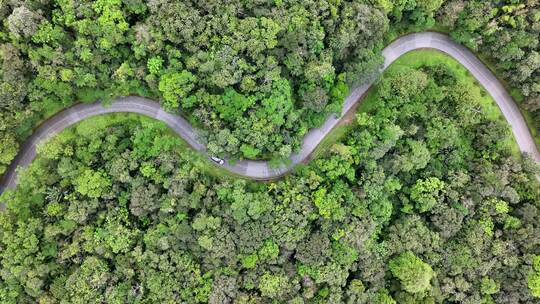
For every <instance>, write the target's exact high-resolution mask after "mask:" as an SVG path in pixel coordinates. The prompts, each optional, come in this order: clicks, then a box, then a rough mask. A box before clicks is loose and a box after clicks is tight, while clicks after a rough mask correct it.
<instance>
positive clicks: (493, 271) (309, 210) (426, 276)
mask: <svg viewBox="0 0 540 304" xmlns="http://www.w3.org/2000/svg"><path fill="white" fill-rule="evenodd" d="M420 54H421V53H420ZM432 55H433V56H435V57H434V58H437V56H442V55H437V54H432ZM417 56H418V53H417V54H416V55H415V54H410V55H409V57H405V58H404V59H405V60H404V62H405V63H410V62H416V61H417V60H418V58H417ZM444 58H445V57H444V56H443V57H440V58H439V59H444ZM449 64H450V65H449ZM371 95H372V97H370V98H372V100H373V102H370V103H368V104H367V105H369V107H366V108H364V109H363V111H362V112H360V113H359V114H358V115H356V117H355V119H354V123H353V124H352V125H351V126H350V131H349V132H348V133H347V134H346V135H345V136H344V137H343V138H342V139H341V140H340V141H338V142H337V143H335V144H333V145H332V146H331V147H330V149H329V152H328V153H327V154H324V155H322V156H321V157H319V158H317V159H314V160H313V161H312V162H310V163H309V164H308V165H306V166H303V167H302V168H300V169H299V170H298V171H297V172H295V173H293V174H290V175H288V176H287V177H285V178H284V179H282V180H279V181H275V182H271V183H257V182H250V181H246V180H241V179H234V178H231V177H223V176H215V175H213V174H210V173H211V172H208V171H206V170H205V166H206V165H205V164H204V162H201V161H198V159H199V157H200V156H199V155H197V154H195V153H194V152H193V151H191V150H189V149H185V148H181V147H182V146H183V144H181V140H180V139H178V138H177V137H176V136H173V135H172V134H171V133H170V131H168V129H167V128H166V127H164V126H163V125H162V124H159V123H156V122H154V121H151V120H149V119H146V118H138V117H137V116H133V115H128V116H123V115H115V116H102V117H97V118H93V119H92V120H90V121H88V122H84V123H82V124H80V125H78V126H76V127H75V128H73V129H71V130H68V131H67V132H65V133H63V134H62V135H60V136H58V137H56V138H53V139H52V140H51V141H50V142H49V143H48V144H46V145H45V146H43V147H41V148H40V157H39V158H38V159H37V160H36V161H35V162H34V163H33V164H32V165H31V166H30V167H29V169H28V170H26V171H25V172H24V173H23V174H22V176H21V182H20V184H19V186H18V187H17V188H16V189H15V190H13V191H7V192H5V193H4V194H3V195H2V200H4V201H7V202H8V206H7V207H8V208H7V211H6V212H5V213H2V214H0V226H1V227H2V234H0V248H1V249H2V250H1V251H0V268H1V272H0V273H1V274H2V278H3V280H2V281H0V301H1V302H2V303H16V302H19V301H27V302H45V303H47V302H52V303H54V302H59V301H63V300H69V301H75V302H89V301H91V302H98V303H123V302H135V303H150V302H152V303H153V302H169V301H173V302H188V303H226V302H236V303H254V302H255V303H260V302H263V303H265V302H272V301H275V302H285V303H287V302H289V303H342V302H345V303H378V304H382V303H418V302H428V303H429V302H431V303H433V302H435V303H442V302H445V301H452V302H470V303H480V302H487V303H489V302H497V303H508V302H527V301H529V302H533V301H534V300H535V297H536V295H537V294H539V290H538V289H537V287H536V286H538V284H537V281H538V275H537V272H538V267H536V266H535V265H536V264H535V263H536V262H535V261H537V260H538V259H539V258H538V257H537V256H536V255H537V252H536V249H535V245H534V244H536V243H538V242H540V240H538V234H537V233H536V232H535V231H537V230H538V229H540V226H539V225H540V224H539V223H540V218H538V217H539V215H540V210H538V208H540V205H539V202H540V187H539V185H538V181H537V180H536V178H535V174H536V173H537V172H538V171H537V167H536V166H535V164H534V163H533V162H531V161H527V160H522V159H520V158H515V157H514V156H513V154H512V151H511V149H509V148H508V146H507V145H505V144H501V141H500V139H501V138H508V137H509V136H511V133H510V132H509V130H508V127H507V126H506V125H505V124H504V123H503V122H501V121H500V120H499V119H498V116H496V115H493V113H492V109H493V108H490V107H485V106H483V104H482V103H483V101H482V98H483V97H482V95H481V92H480V90H479V89H478V88H476V87H475V85H474V84H472V83H471V82H469V81H468V79H467V78H466V77H464V74H461V73H459V71H456V69H455V67H453V66H452V64H451V62H444V61H438V60H437V61H434V62H429V63H424V64H415V65H414V67H411V66H407V65H404V63H403V62H402V64H397V65H395V66H394V67H392V68H391V69H390V70H388V73H386V74H385V76H384V77H383V78H382V79H381V81H380V82H379V83H378V85H377V86H376V87H375V88H374V89H373V91H372V92H371ZM375 101H376V102H375ZM508 261H512V263H508ZM19 269H25V271H24V272H21V271H19ZM375 274H380V275H375ZM457 278H459V280H458V279H457Z"/></svg>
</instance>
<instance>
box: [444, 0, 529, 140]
mask: <svg viewBox="0 0 540 304" xmlns="http://www.w3.org/2000/svg"><path fill="white" fill-rule="evenodd" d="M439 20H440V21H441V24H442V25H444V26H447V27H449V28H450V29H451V35H452V37H453V38H454V39H455V40H456V41H458V42H460V43H462V44H464V45H466V46H467V47H469V48H471V49H473V50H476V51H480V53H481V54H483V55H485V56H487V57H488V60H489V61H490V62H494V63H495V65H494V67H495V69H497V70H498V71H499V72H500V75H501V76H502V77H503V78H504V79H505V80H507V81H508V82H509V85H510V86H511V87H513V88H516V89H518V90H519V93H520V94H521V95H522V96H523V99H524V100H523V105H524V107H525V109H527V110H529V111H531V113H532V116H533V117H532V123H534V127H535V128H536V130H540V1H537V0H527V1H514V0H513V1H510V0H507V1H500V0H472V1H463V0H451V1H446V4H445V5H444V6H443V8H442V9H441V10H440V12H439Z"/></svg>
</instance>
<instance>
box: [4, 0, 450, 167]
mask: <svg viewBox="0 0 540 304" xmlns="http://www.w3.org/2000/svg"><path fill="white" fill-rule="evenodd" d="M372 2H373V1H322V0H318V1H312V0H309V1H305V0H297V1H296V0H295V1H289V0H287V1H283V0H275V1H274V0H272V1H218V0H207V1H167V0H155V1H148V2H147V1H143V0H125V1H122V0H98V1H89V0H77V1H73V0H27V1H17V0H7V1H6V0H2V1H0V20H3V22H2V23H0V46H1V51H0V59H1V61H2V67H1V69H0V79H2V82H1V86H0V110H1V111H0V115H1V116H0V121H1V125H0V143H1V144H0V152H1V155H2V156H1V158H0V174H1V173H2V171H4V170H5V166H6V165H7V164H9V162H10V161H11V159H12V158H13V157H14V155H15V154H16V151H17V145H18V144H20V141H21V139H22V138H25V136H26V135H28V133H29V132H30V130H31V129H32V127H33V126H35V125H36V124H37V123H39V121H40V120H41V119H42V118H43V116H44V115H48V114H50V112H51V111H54V109H61V108H64V107H66V106H69V105H71V104H73V103H75V102H78V101H86V102H93V101H95V100H96V99H101V100H105V101H107V100H110V99H112V98H114V97H116V96H120V95H128V94H138V95H144V96H150V97H155V98H157V99H159V100H161V101H162V103H163V105H164V106H165V107H166V108H167V109H169V110H170V111H174V112H177V111H179V112H181V113H183V115H186V116H188V117H189V118H190V120H191V121H192V123H193V124H195V125H197V126H199V127H200V129H202V130H204V131H206V132H205V133H204V134H202V135H203V136H204V137H205V138H206V141H207V143H208V147H209V150H210V151H211V152H212V153H213V154H217V155H224V154H229V155H232V156H236V157H248V158H269V157H270V158H280V157H286V156H288V155H289V154H290V153H291V151H294V150H295V149H298V148H299V144H300V141H301V138H302V137H303V135H304V134H305V132H306V131H307V130H308V129H309V128H311V127H314V126H318V125H319V124H320V123H321V122H322V121H323V120H324V119H325V117H326V116H327V114H328V113H329V112H336V111H339V110H340V108H341V104H342V102H343V99H344V97H345V96H346V95H347V93H348V91H349V90H348V88H349V87H350V86H355V85H358V84H361V83H363V82H365V81H367V80H368V79H371V78H373V77H375V76H376V75H377V71H378V68H379V67H380V65H381V63H382V57H381V55H380V49H381V48H382V46H383V45H382V39H383V36H384V34H385V31H386V30H387V29H388V27H389V22H390V21H389V18H390V19H392V20H398V19H399V20H402V19H406V20H409V19H410V20H411V21H414V22H419V23H425V22H426V19H430V20H433V15H434V11H435V10H436V9H437V8H438V7H439V6H440V3H436V2H437V1H435V2H434V1H432V0H421V1H420V0H417V1H409V0H407V1H402V3H400V4H392V3H391V2H390V1H386V0H384V1H380V3H379V2H377V1H375V2H377V3H375V4H373V3H372Z"/></svg>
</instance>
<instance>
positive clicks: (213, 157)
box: [210, 156, 225, 165]
mask: <svg viewBox="0 0 540 304" xmlns="http://www.w3.org/2000/svg"><path fill="white" fill-rule="evenodd" d="M210 159H211V160H213V161H214V162H216V163H217V164H219V165H223V164H224V163H225V161H224V160H223V159H221V158H219V157H217V156H210Z"/></svg>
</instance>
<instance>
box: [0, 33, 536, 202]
mask: <svg viewBox="0 0 540 304" xmlns="http://www.w3.org/2000/svg"><path fill="white" fill-rule="evenodd" d="M422 48H431V49H436V50H439V51H442V52H444V53H446V54H448V55H450V56H451V57H453V58H454V59H456V60H457V61H459V62H460V63H461V64H462V65H463V66H464V67H465V68H467V70H469V71H470V72H471V73H472V75H474V77H475V78H476V79H477V80H478V82H479V83H480V84H482V86H483V87H484V88H485V89H486V90H487V91H488V92H489V94H490V95H491V96H492V97H493V99H494V100H495V101H496V102H497V104H498V106H499V108H500V109H501V111H502V113H503V115H504V117H505V118H506V120H507V121H508V123H509V124H510V125H511V127H512V132H513V133H514V137H515V139H516V142H517V144H518V146H519V148H520V149H521V151H522V152H525V153H529V154H530V155H531V156H532V157H533V159H535V160H536V161H537V162H540V153H539V151H538V149H537V147H536V145H535V142H534V140H533V137H532V135H531V133H530V131H529V129H528V127H527V124H526V123H525V120H524V118H523V116H522V115H521V112H520V110H519V108H518V106H517V105H516V104H515V102H514V101H513V99H512V98H511V97H510V95H509V94H508V92H507V91H506V89H505V88H504V86H503V85H502V84H501V83H500V82H499V80H498V79H497V78H496V77H495V75H493V73H492V72H491V71H490V70H489V69H488V68H487V67H486V66H485V65H484V64H483V63H482V62H481V61H480V60H479V59H478V58H476V56H475V55H474V54H473V53H472V52H471V51H469V50H468V49H467V48H465V47H463V46H461V45H459V44H457V43H455V42H453V41H452V40H451V39H450V38H449V37H448V36H446V35H443V34H440V33H433V32H424V33H416V34H410V35H407V36H403V37H401V38H398V39H397V40H395V41H394V42H392V43H391V44H389V45H388V46H387V47H386V48H385V49H384V50H383V56H384V58H385V61H384V67H383V69H382V70H384V69H386V68H387V67H388V66H389V65H390V64H392V63H393V62H394V61H395V60H396V59H397V58H399V57H400V56H401V55H403V54H405V53H407V52H410V51H412V50H416V49H422ZM372 84H373V83H370V84H366V85H363V86H361V87H358V88H356V89H355V90H353V91H352V93H351V94H350V95H349V96H348V97H347V99H346V100H345V103H344V106H343V110H342V112H341V115H340V116H339V117H336V116H337V115H330V116H329V117H328V119H327V120H326V122H325V123H324V125H323V126H322V127H320V128H316V129H311V130H309V132H308V133H307V134H306V136H305V137H304V139H303V144H302V148H301V150H300V151H299V152H298V153H295V154H293V155H291V157H290V160H291V162H290V164H288V165H282V166H281V167H278V168H272V167H270V165H269V163H268V162H266V161H252V160H241V161H237V162H235V163H234V164H231V163H228V162H226V163H225V164H224V165H223V167H225V168H226V169H227V170H229V171H231V172H233V173H236V174H238V175H242V176H245V177H248V178H252V179H256V180H270V179H275V178H278V177H280V176H282V175H284V174H285V173H287V172H289V171H290V170H292V169H293V168H294V166H295V165H297V164H298V163H300V162H302V161H304V160H305V159H306V158H307V157H308V156H309V155H310V154H311V153H312V152H313V151H314V149H315V148H316V147H317V145H318V144H319V143H320V142H321V141H322V140H323V139H324V138H325V137H326V136H327V135H328V133H329V132H330V131H331V130H332V128H334V127H335V126H336V125H337V124H338V123H339V121H340V119H341V118H342V117H343V116H344V115H345V114H346V113H347V112H348V111H349V110H350V109H351V108H352V107H353V106H354V105H355V104H356V103H358V102H360V101H361V99H362V98H361V97H362V96H363V95H364V93H365V92H366V91H367V90H368V89H369V88H370V87H371V85H372ZM118 112H130V113H138V114H142V115H145V116H149V117H151V118H154V119H157V120H160V121H162V122H164V123H165V124H167V125H168V126H169V127H170V128H171V129H172V130H173V131H174V132H176V133H177V134H178V135H180V136H181V137H182V138H183V139H184V140H185V141H187V142H188V143H189V144H190V145H191V146H192V147H193V148H194V149H195V150H197V151H199V152H202V153H206V152H205V151H206V147H205V146H204V145H203V144H202V143H201V142H200V141H199V140H198V135H197V130H195V129H194V128H193V127H192V126H191V125H190V124H189V122H187V121H186V120H185V119H184V118H182V117H180V116H178V115H174V114H170V113H167V112H165V111H164V110H163V109H162V108H161V107H160V105H159V103H157V102H155V101H152V100H149V99H145V98H142V97H135V96H129V97H123V98H118V99H117V100H116V101H114V102H113V103H112V105H110V106H103V105H102V104H101V103H99V102H96V103H93V104H78V105H76V106H74V107H71V108H69V109H66V110H64V111H62V112H59V113H58V114H56V115H55V116H53V117H51V118H50V119H49V120H47V121H45V122H44V123H43V124H42V125H41V126H40V127H39V128H38V129H37V130H36V131H35V132H34V134H33V135H32V136H31V137H30V138H29V139H28V140H27V141H26V142H25V144H24V145H23V146H22V148H21V150H20V152H19V154H18V155H17V157H16V158H15V159H14V161H13V162H12V164H11V165H10V167H9V168H8V171H7V172H6V174H5V175H4V179H3V180H2V182H0V193H1V192H3V191H4V189H6V188H12V187H14V186H15V185H16V181H17V174H16V169H17V168H18V167H26V166H28V165H29V164H30V163H31V162H32V160H33V159H34V158H35V157H36V146H37V145H38V144H39V143H40V142H42V141H43V140H45V139H47V138H49V137H51V136H54V135H56V134H58V133H59V132H61V131H62V130H64V129H65V128H67V127H69V126H71V125H73V124H76V123H78V122H80V121H82V120H84V119H86V118H88V117H92V116H96V115H102V114H106V113H118ZM216 165H217V164H216Z"/></svg>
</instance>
